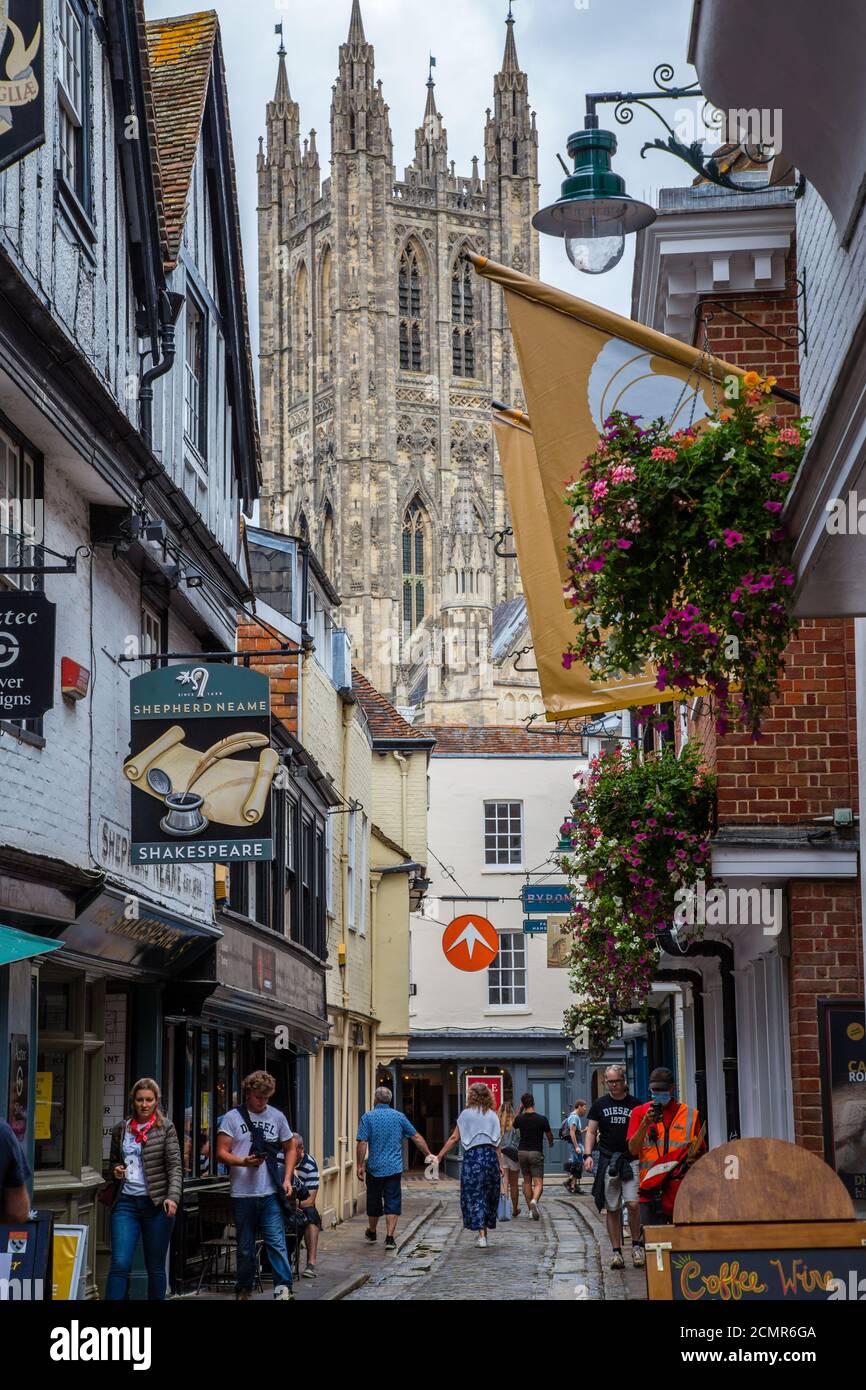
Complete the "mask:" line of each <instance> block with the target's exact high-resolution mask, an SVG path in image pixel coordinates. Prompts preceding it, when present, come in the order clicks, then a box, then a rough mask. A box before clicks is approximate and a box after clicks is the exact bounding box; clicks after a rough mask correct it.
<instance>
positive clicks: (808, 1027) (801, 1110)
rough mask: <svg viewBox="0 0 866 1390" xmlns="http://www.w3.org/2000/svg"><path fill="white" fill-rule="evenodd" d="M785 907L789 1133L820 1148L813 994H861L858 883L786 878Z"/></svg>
mask: <svg viewBox="0 0 866 1390" xmlns="http://www.w3.org/2000/svg"><path fill="white" fill-rule="evenodd" d="M789 913H790V923H791V965H790V970H791V977H790V1007H791V1072H792V1080H793V1100H794V1137H795V1139H796V1141H797V1143H799V1144H802V1145H803V1146H804V1148H807V1149H813V1150H814V1151H815V1152H816V1153H820V1154H823V1152H824V1142H823V1125H822V1118H821V1070H820V1062H819V1054H818V1000H819V999H820V998H821V997H822V996H829V995H842V996H844V995H849V996H851V997H853V998H857V999H862V998H863V960H862V956H861V953H860V942H861V940H862V938H861V935H860V894H859V885H858V883H857V881H856V880H853V881H851V880H849V881H848V882H843V883H840V882H827V881H824V882H822V883H805V882H799V883H792V884H791V885H790V892H789Z"/></svg>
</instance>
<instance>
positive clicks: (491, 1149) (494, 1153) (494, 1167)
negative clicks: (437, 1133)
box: [438, 1083, 502, 1249]
mask: <svg viewBox="0 0 866 1390" xmlns="http://www.w3.org/2000/svg"><path fill="white" fill-rule="evenodd" d="M466 1099H467V1104H466V1109H465V1110H461V1112H460V1114H459V1115H458V1116H457V1124H456V1125H455V1127H454V1133H453V1134H452V1135H451V1136H450V1137H449V1139H448V1140H447V1142H446V1143H445V1144H444V1145H443V1146H442V1149H441V1151H440V1153H439V1154H438V1158H439V1162H440V1163H441V1162H442V1160H443V1158H444V1157H445V1155H446V1154H447V1153H448V1151H449V1150H450V1149H453V1147H454V1145H455V1144H456V1143H458V1141H459V1142H460V1143H461V1144H462V1145H463V1166H462V1168H461V1171H460V1210H461V1211H462V1213H463V1225H464V1227H465V1229H466V1230H467V1231H477V1232H478V1239H477V1240H476V1242H475V1244H476V1245H478V1246H480V1247H481V1248H482V1249H484V1248H485V1247H486V1245H487V1232H488V1230H493V1229H494V1228H495V1226H496V1211H497V1208H498V1206H499V1191H500V1187H501V1185H502V1164H501V1161H500V1154H499V1148H498V1144H499V1138H500V1133H501V1131H500V1127H499V1117H498V1115H497V1114H496V1111H495V1109H494V1108H493V1095H492V1093H491V1091H490V1089H489V1087H487V1086H484V1085H482V1084H481V1083H476V1084H475V1085H474V1086H470V1087H469V1095H468V1096H467V1098H466Z"/></svg>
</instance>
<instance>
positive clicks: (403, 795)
mask: <svg viewBox="0 0 866 1390" xmlns="http://www.w3.org/2000/svg"><path fill="white" fill-rule="evenodd" d="M391 751H392V753H393V756H394V757H395V758H396V759H397V762H398V763H399V764H400V778H401V781H400V844H401V845H402V846H403V847H404V849H405V848H408V846H407V845H406V820H407V817H408V805H409V759H408V758H404V756H403V754H402V753H398V752H397V750H396V748H394V749H392V750H391Z"/></svg>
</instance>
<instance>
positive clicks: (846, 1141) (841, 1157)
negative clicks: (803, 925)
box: [819, 999, 866, 1273]
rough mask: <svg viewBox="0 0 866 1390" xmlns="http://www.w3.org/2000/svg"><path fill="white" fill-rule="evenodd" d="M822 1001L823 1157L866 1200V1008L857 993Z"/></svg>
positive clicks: (855, 1194)
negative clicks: (855, 996) (851, 995)
mask: <svg viewBox="0 0 866 1390" xmlns="http://www.w3.org/2000/svg"><path fill="white" fill-rule="evenodd" d="M819 1005H820V1008H821V1013H822V1018H821V1035H820V1044H821V1099H822V1102H823V1110H824V1157H825V1158H826V1160H827V1162H828V1163H829V1164H830V1166H831V1167H833V1168H835V1169H836V1172H837V1173H838V1175H839V1177H840V1178H841V1179H842V1181H843V1183H844V1184H845V1186H846V1187H847V1189H848V1191H849V1192H850V1194H851V1196H852V1197H853V1198H854V1200H855V1201H858V1202H862V1201H866V1013H864V1010H863V1004H862V1002H861V1001H860V1000H855V999H824V1000H820V1001H819ZM864 1273H866V1270H864Z"/></svg>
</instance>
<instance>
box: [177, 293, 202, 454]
mask: <svg viewBox="0 0 866 1390" xmlns="http://www.w3.org/2000/svg"><path fill="white" fill-rule="evenodd" d="M191 326H193V327H192V334H193V336H192V342H191V340H190V332H191ZM198 331H200V332H201V361H200V362H199V370H198V371H196V370H195V367H194V364H193V363H192V362H191V361H190V356H191V349H192V350H194V346H195V335H196V332H198ZM207 350H208V317H207V310H206V309H205V307H204V305H203V304H202V303H201V302H200V301H199V299H198V298H197V296H196V295H194V294H191V293H189V292H187V298H186V306H185V312H184V325H183V436H184V440H185V441H186V443H187V444H188V445H190V446H191V447H192V448H193V449H194V451H195V454H196V459H197V460H198V459H201V460H202V462H203V461H204V460H205V459H206V457H207Z"/></svg>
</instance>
